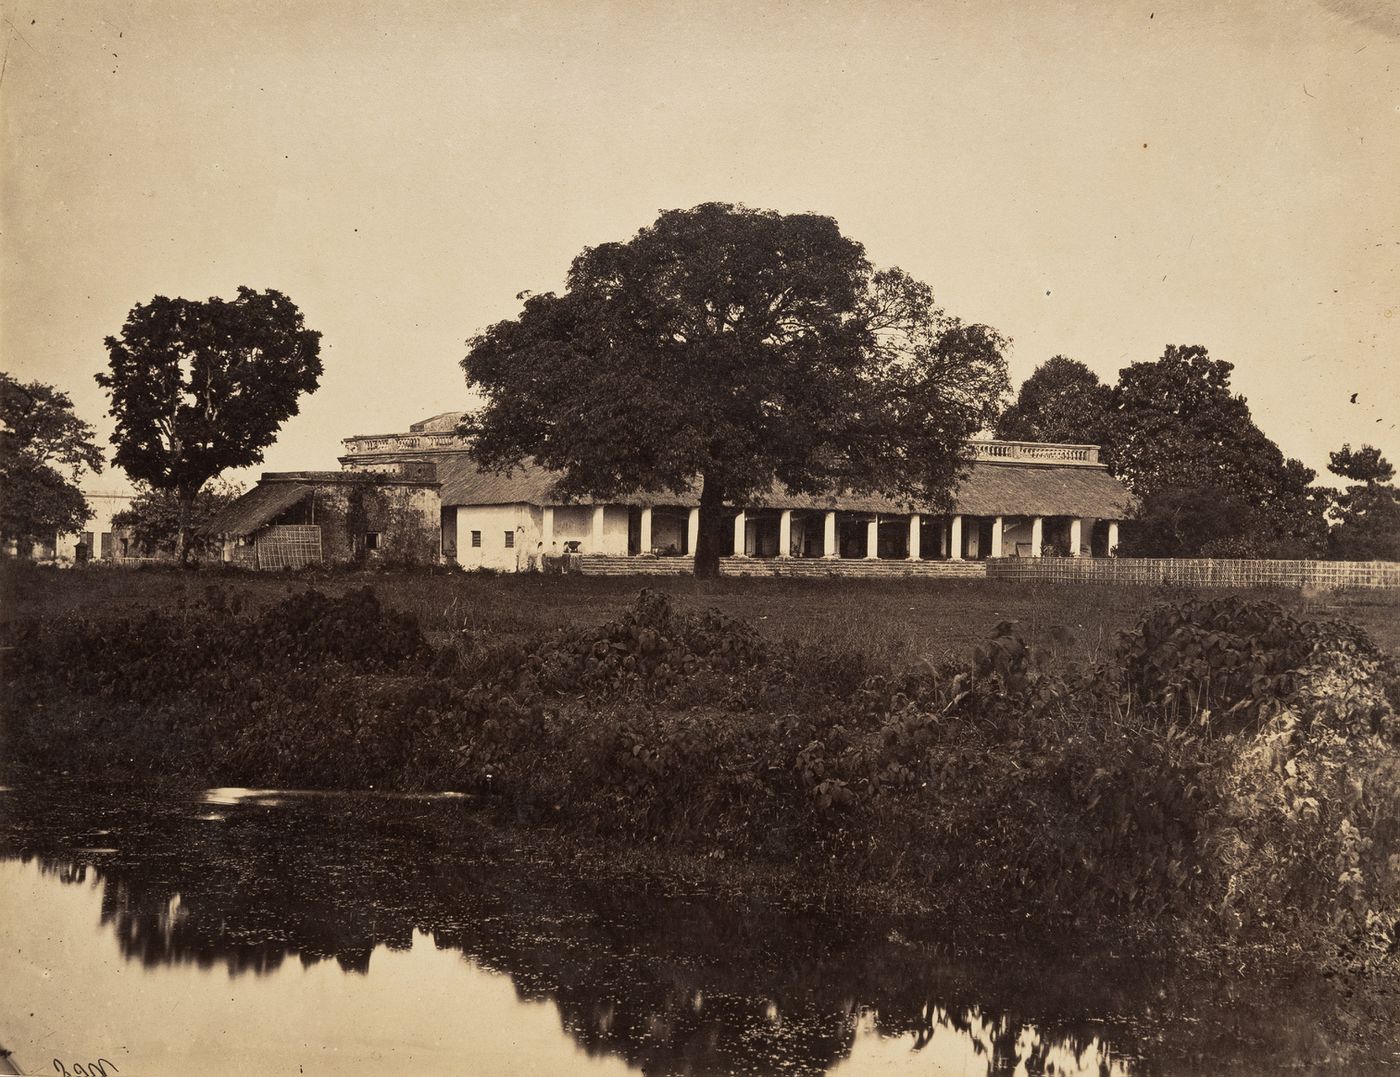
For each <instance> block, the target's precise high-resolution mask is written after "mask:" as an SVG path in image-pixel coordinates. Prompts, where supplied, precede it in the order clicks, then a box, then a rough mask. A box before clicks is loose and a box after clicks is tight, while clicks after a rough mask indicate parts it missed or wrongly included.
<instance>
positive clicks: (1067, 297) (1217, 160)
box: [0, 0, 1400, 481]
mask: <svg viewBox="0 0 1400 1077" xmlns="http://www.w3.org/2000/svg"><path fill="white" fill-rule="evenodd" d="M0 9H2V10H3V12H4V25H3V27H0V31H3V33H4V50H5V58H4V73H3V83H0V110H2V115H0V121H2V126H0V146H2V147H3V158H2V159H0V168H2V169H3V172H0V184H3V187H0V228H2V229H3V235H0V272H3V276H2V277H0V332H2V333H3V336H2V337H0V348H3V354H2V355H0V369H4V370H7V371H8V372H10V373H12V374H14V375H16V376H18V377H20V378H23V379H26V380H28V379H40V380H43V381H47V382H51V383H53V384H55V385H57V386H58V387H60V388H62V389H64V390H66V391H68V392H69V393H71V395H72V396H73V398H74V400H75V402H76V405H77V409H78V412H79V414H80V415H82V417H83V418H85V419H87V420H88V421H89V422H92V423H93V424H94V425H96V426H97V427H98V429H99V431H100V432H101V437H102V439H103V441H104V442H105V440H106V438H107V436H108V435H109V433H110V430H111V424H110V421H109V419H108V417H107V415H106V398H105V396H104V395H103V394H102V392H101V390H100V389H99V388H98V387H97V386H96V384H95V383H94V382H93V375H94V374H96V373H97V372H98V371H99V370H101V369H103V368H104V366H105V362H106V353H105V350H104V349H103V346H102V340H103V337H104V336H106V335H108V334H114V333H116V332H118V331H119V329H120V327H121V325H122V322H123V321H124V319H125V316H126V313H127V311H128V310H129V309H130V308H131V307H132V306H133V305H135V304H137V303H140V302H144V301H147V300H149V299H150V298H151V297H152V296H153V295H155V294H163V295H171V296H173V295H182V296H186V297H190V298H205V297H207V296H211V295H220V296H227V297H231V296H232V295H233V294H234V292H235V290H236V288H237V287H238V286H239V285H240V284H246V285H249V286H250V287H254V288H267V287H273V288H277V289H280V290H281V291H284V292H286V293H287V294H288V295H289V296H290V297H291V298H292V299H293V300H294V301H295V302H296V303H297V304H298V305H299V306H300V307H301V309H302V311H303V312H304V314H305V316H306V322H307V325H308V326H309V327H311V328H313V329H318V330H320V331H321V332H322V333H323V334H324V337H323V342H322V358H323V360H324V363H325V375H324V377H323V378H322V383H321V388H320V390H319V391H318V392H317V393H316V394H315V395H313V396H311V397H309V398H305V399H304V400H303V402H302V406H301V414H300V415H299V416H297V417H296V418H294V419H293V420H291V421H290V422H289V423H287V424H286V426H285V427H284V428H283V431H282V435H281V437H280V439H279V441H278V443H277V444H276V445H275V446H274V447H273V448H272V449H271V450H269V452H268V454H267V461H266V465H265V467H266V468H267V469H269V470H293V469H300V468H329V467H335V466H336V465H335V458H336V456H337V455H338V453H339V452H340V439H341V438H342V437H345V436H348V435H351V434H357V433H383V432H388V431H394V430H402V429H405V428H406V427H407V426H408V424H409V423H410V422H413V421H415V420H417V419H420V418H423V417H426V416H428V415H431V414H434V413H436V412H440V411H446V410H450V409H455V408H459V407H462V406H463V404H464V402H465V398H466V389H465V384H464V381H463V378H462V373H461V369H460V367H459V366H458V362H459V361H460V360H461V358H462V356H463V354H464V353H465V350H466V347H465V341H466V339H467V338H468V337H469V336H471V335H472V334H473V333H475V332H477V331H479V330H480V329H482V328H484V327H485V326H487V325H489V324H490V323H492V322H494V321H497V320H499V319H501V318H506V317H511V316H513V315H514V314H516V313H517V311H518V309H519V304H518V303H517V301H516V299H515V296H516V294H517V293H518V292H521V291H523V290H526V289H529V290H532V291H547V290H551V289H558V288H560V287H561V286H562V283H563V277H564V273H565V271H566V270H567V268H568V265H569V262H570V260H571V259H572V258H573V256H574V255H575V254H577V253H578V252H579V251H580V250H581V249H582V248H583V247H585V246H590V245H594V244H597V243H601V242H606V241H609V240H618V239H626V238H628V237H629V236H631V235H632V234H634V233H635V232H636V230H637V229H638V228H640V227H641V226H643V225H646V224H648V223H650V222H651V221H652V220H654V219H655V217H656V215H657V213H658V212H659V211H660V210H662V209H671V208H681V207H688V206H692V205H695V204H697V203H700V202H705V201H712V200H718V201H730V202H742V203H745V204H747V205H750V206H754V207H761V208H771V209H777V210H782V211H788V212H792V211H805V210H811V211H816V212H819V213H824V214H828V215H830V216H832V217H835V218H836V219H837V220H838V221H839V222H840V224H841V227H842V230H843V231H844V232H845V234H846V235H848V236H850V237H852V238H854V239H857V240H859V241H860V242H862V243H864V244H865V246H866V249H867V253H868V254H869V256H870V258H871V259H872V261H874V262H875V263H876V264H877V265H898V266H901V267H903V268H904V269H906V270H908V271H909V272H911V273H912V274H914V275H915V276H916V277H918V278H920V279H922V280H925V281H927V282H928V283H929V284H931V285H932V286H933V288H934V291H935V294H936V295H937V297H938V299H939V301H940V302H941V303H942V304H943V305H944V306H945V307H946V308H947V309H948V310H949V311H951V312H952V313H955V314H957V315H959V316H961V317H963V318H965V319H968V320H972V321H981V322H986V323H988V324H990V325H992V326H994V327H996V328H997V329H998V330H1000V331H1001V332H1003V333H1005V334H1007V335H1009V336H1010V337H1011V338H1012V339H1013V341H1014V344H1013V350H1012V353H1011V368H1012V376H1013V381H1014V382H1016V383H1019V382H1020V381H1021V380H1022V379H1023V378H1024V377H1025V376H1026V375H1027V374H1029V373H1030V371H1031V370H1033V369H1034V367H1035V366H1036V365H1037V364H1038V363H1040V362H1042V361H1043V360H1045V359H1047V358H1048V357H1050V356H1051V355H1054V354H1057V353H1062V354H1066V355H1070V356H1074V357H1076V358H1078V359H1081V360H1083V361H1084V362H1086V363H1087V364H1089V366H1090V367H1092V368H1093V369H1094V370H1096V371H1097V372H1098V373H1099V374H1100V375H1101V376H1102V377H1103V378H1104V379H1105V380H1108V381H1112V380H1113V379H1114V378H1115V377H1116V373H1117V371H1118V369H1119V368H1120V367H1122V366H1125V365H1127V364H1128V363H1130V362H1135V361H1140V360H1151V359H1155V358H1156V357H1157V356H1159V355H1160V354H1161V352H1162V349H1163V347H1164V345H1166V344H1201V345H1205V346H1206V347H1208V348H1209V349H1210V352H1211V354H1212V355H1213V356H1214V357H1216V358H1220V359H1227V360H1229V361H1231V362H1233V363H1234V364H1235V367H1236V370H1235V387H1236V389H1237V391H1239V392H1242V393H1244V394H1245V395H1246V396H1247V397H1248V398H1249V401H1250V404H1251V406H1252V408H1253V411H1254V415H1255V418H1256V420H1257V421H1258V423H1259V424H1260V426H1262V427H1263V429H1264V431H1265V432H1266V433H1267V434H1269V435H1270V436H1271V437H1272V438H1273V439H1274V440H1275V441H1276V442H1278V444H1279V445H1280V446H1281V447H1282V449H1283V450H1284V452H1285V453H1287V454H1289V455H1293V456H1298V457H1300V458H1302V459H1303V460H1304V461H1305V462H1306V463H1307V464H1309V465H1310V466H1312V467H1314V468H1316V469H1318V471H1319V472H1322V471H1323V470H1324V468H1325V465H1326V458H1327V452H1328V450H1330V449H1334V448H1336V447H1338V446H1339V445H1340V444H1341V443H1342V442H1343V441H1350V442H1352V443H1353V444H1357V443H1360V442H1370V443H1372V444H1377V445H1379V446H1380V447H1381V448H1382V450H1383V451H1384V452H1385V453H1386V455H1387V456H1388V457H1389V458H1390V459H1391V460H1392V461H1396V462H1397V463H1400V430H1397V425H1396V424H1397V422H1400V416H1397V414H1396V409H1395V402H1396V400H1397V399H1400V372H1398V371H1397V357H1398V356H1400V167H1397V166H1400V5H1398V4H1396V3H1393V2H1390V0H1375V2H1369V0H1283V2H1280V0H1260V2H1258V3H1228V4H1227V3H1205V2H1191V3H1181V2H1172V0H1142V2H1136V0H1126V2H1108V0H1104V2H1089V0H1085V2H1080V3H1059V4H1054V3H1022V2H1018V3H996V2H985V0H984V2H976V3H967V4H963V3H952V2H926V3H914V2H897V0H890V2H878V0H876V2H872V0H849V2H846V3H818V2H810V3H775V2H763V0H746V2H738V3H725V2H703V3H700V2H696V3H661V2H659V0H656V2H642V0H630V2H616V3H589V2H587V0H554V2H543V0H542V2H537V3H515V4H510V3H491V4H488V3H461V4H449V3H441V2H419V3H415V2H411V0H398V2H393V0H374V2H367V3H353V2H326V0H273V2H269V0H239V2H237V3H230V2H225V0H109V2H83V3H77V2H64V0H0ZM1353 393H1355V394H1357V401H1356V403H1355V404H1353V403H1351V402H1350V398H1351V394H1353ZM257 470H261V469H253V471H252V472H251V473H250V474H243V475H241V476H236V477H240V478H243V479H244V480H245V481H246V480H247V479H249V478H250V477H255V475H256V471H257Z"/></svg>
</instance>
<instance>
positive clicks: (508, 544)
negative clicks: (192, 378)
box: [506, 531, 515, 550]
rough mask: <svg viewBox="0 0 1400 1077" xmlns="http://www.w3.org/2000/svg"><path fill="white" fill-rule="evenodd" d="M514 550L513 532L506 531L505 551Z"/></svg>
mask: <svg viewBox="0 0 1400 1077" xmlns="http://www.w3.org/2000/svg"><path fill="white" fill-rule="evenodd" d="M514 548H515V532H514V531H507V532H506V549H507V550H511V549H514Z"/></svg>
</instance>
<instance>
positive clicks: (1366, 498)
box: [1327, 445, 1400, 561]
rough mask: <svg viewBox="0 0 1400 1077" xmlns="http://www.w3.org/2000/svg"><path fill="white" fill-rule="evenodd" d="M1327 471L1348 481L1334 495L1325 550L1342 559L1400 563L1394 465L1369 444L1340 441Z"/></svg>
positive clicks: (1398, 503)
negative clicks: (1358, 445) (1349, 443)
mask: <svg viewBox="0 0 1400 1077" xmlns="http://www.w3.org/2000/svg"><path fill="white" fill-rule="evenodd" d="M1327 470H1329V471H1330V472H1332V474H1334V475H1336V476H1338V477H1339V478H1343V479H1350V480H1351V485H1350V486H1348V487H1347V488H1346V490H1345V491H1344V492H1343V493H1340V494H1338V495H1337V497H1336V502H1335V505H1334V509H1333V516H1334V520H1335V522H1334V524H1333V527H1332V531H1331V534H1330V535H1329V536H1328V553H1329V555H1330V556H1331V557H1333V558H1336V559H1339V560H1344V561H1400V492H1397V491H1396V489H1395V486H1394V485H1393V484H1392V481H1391V480H1393V479H1394V478H1395V468H1394V467H1393V466H1392V465H1391V463H1390V461H1389V460H1387V459H1386V458H1385V457H1384V456H1382V455H1381V451H1380V450H1379V449H1377V448H1375V447H1374V446H1372V445H1363V446H1361V447H1360V448H1359V449H1353V448H1352V447H1351V446H1350V445H1343V446H1342V447H1341V448H1340V449H1339V450H1337V451H1336V452H1334V453H1331V454H1330V462H1329V464H1328V467H1327Z"/></svg>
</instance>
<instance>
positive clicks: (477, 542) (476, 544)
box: [472, 531, 481, 549]
mask: <svg viewBox="0 0 1400 1077" xmlns="http://www.w3.org/2000/svg"><path fill="white" fill-rule="evenodd" d="M480 547H481V532H480V531H473V532H472V549H479V548H480Z"/></svg>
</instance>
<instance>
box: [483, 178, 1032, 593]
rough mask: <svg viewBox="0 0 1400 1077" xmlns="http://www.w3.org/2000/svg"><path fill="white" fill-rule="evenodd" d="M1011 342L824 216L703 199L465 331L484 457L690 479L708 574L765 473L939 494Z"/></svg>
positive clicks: (673, 486)
mask: <svg viewBox="0 0 1400 1077" xmlns="http://www.w3.org/2000/svg"><path fill="white" fill-rule="evenodd" d="M1004 349H1005V341H1004V340H1003V338H1002V337H1001V336H1000V335H999V334H998V333H996V332H995V331H994V330H992V329H990V328H988V327H987V326H984V325H972V324H966V323H964V322H962V321H960V320H958V319H957V318H953V317H951V316H949V315H947V314H946V313H945V312H943V311H942V310H941V309H939V308H938V307H937V306H936V305H935V304H934V301H933V295H932V293H931V291H930V290H929V288H928V287H927V286H926V285H924V284H921V283H919V282H918V281H915V280H913V279H912V278H911V277H909V276H908V275H907V274H905V273H903V272H902V271H900V270H898V269H887V270H879V271H877V270H875V269H874V268H873V267H872V266H871V264H870V262H869V261H868V260H867V259H866V256H865V251H864V248H863V247H862V246H861V245H860V244H859V243H857V242H855V241H854V240H852V239H849V238H847V237H845V236H843V235H842V234H841V231H840V229H839V228H838V226H837V224H836V222H835V221H834V220H832V219H831V218H829V217H824V216H819V215H817V214H811V213H803V214H781V213H776V212H770V211H759V210H753V209H748V208H745V207H743V206H733V205H727V204H723V203H707V204H705V205H700V206H696V207H695V208H693V209H689V210H671V211H668V212H664V213H662V214H661V216H660V217H659V218H658V219H657V220H656V222H655V223H654V224H652V225H651V226H649V227H647V228H643V229H642V230H641V231H640V232H639V233H638V234H637V235H636V236H634V237H633V238H632V239H630V240H628V241H627V242H625V243H606V244H603V245H601V246H598V247H592V248H589V249H586V250H584V251H583V253H581V254H580V255H579V256H578V257H577V258H575V259H574V261H573V264H572V267H571V268H570V270H569V274H568V278H567V284H566V287H565V290H564V292H563V293H562V294H554V293H547V294H543V295H531V296H529V297H528V298H526V299H525V301H524V309H523V310H522V312H521V313H520V315H519V316H518V317H516V318H513V319H510V320H507V321H502V322H498V323H496V324H495V325H493V326H491V327H490V328H489V329H487V330H486V331H485V332H483V333H481V334H480V335H478V336H476V337H475V338H473V339H472V340H471V341H470V351H469V353H468V355H467V357H466V358H465V359H464V360H463V363H462V366H463V369H464V370H465V372H466V375H467V380H468V382H469V383H470V384H471V386H472V387H474V388H475V389H476V390H478V391H479V392H480V393H481V394H482V396H483V398H484V400H485V405H484V407H483V408H482V409H481V410H480V411H479V412H477V413H476V414H474V415H473V416H472V417H470V418H469V419H468V420H467V422H466V424H465V428H464V429H465V432H466V433H468V434H469V435H470V436H471V438H472V451H473V453H474V455H475V457H476V458H477V460H478V461H479V462H480V463H481V464H482V465H483V466H485V467H487V468H490V469H494V470H502V471H504V470H509V469H510V468H512V467H515V466H518V465H520V464H521V463H523V462H525V461H526V460H528V459H530V458H533V459H534V460H535V461H536V462H537V463H539V464H540V465H542V466H544V467H546V468H549V469H552V470H555V471H557V472H558V476H559V477H558V481H557V484H556V486H557V492H558V494H559V495H560V496H569V495H590V496H592V497H595V498H607V497H612V496H619V495H625V494H628V493H632V492H635V491H642V492H650V493H656V494H659V493H663V492H670V493H673V494H677V495H681V494H686V493H689V492H691V491H694V490H695V489H696V488H697V487H698V492H699V502H700V536H699V542H698V549H697V550H696V559H695V571H696V574H697V575H702V576H711V575H714V574H715V573H716V572H717V571H718V564H719V550H720V543H721V537H722V529H723V520H722V515H721V514H722V506H723V505H725V504H726V503H728V504H731V505H742V504H744V503H745V502H746V501H748V500H750V499H752V498H754V497H755V496H757V495H762V494H764V493H767V492H768V491H769V490H771V489H772V488H773V487H774V486H778V487H781V488H785V489H787V490H789V491H792V492H794V493H807V494H822V493H830V492H833V491H841V490H844V491H848V492H875V491H878V492H881V493H884V494H887V495H890V496H894V497H898V498H901V499H904V500H907V501H909V502H911V503H915V502H917V503H918V504H921V505H924V506H929V507H940V506H945V505H946V504H947V502H948V499H949V495H950V492H951V489H952V487H953V486H954V484H955V482H956V479H957V477H958V475H959V473H960V471H961V468H962V466H963V462H964V448H965V446H966V444H967V441H968V439H969V438H970V437H971V436H972V435H973V434H974V433H975V432H977V431H978V430H980V429H982V428H983V427H985V426H988V425H989V424H990V423H991V421H992V420H993V419H994V418H995V417H996V414H997V412H998V410H999V407H1000V404H1001V401H1002V397H1003V395H1004V394H1005V392H1006V388H1007V381H1006V364H1005V359H1004V355H1003V352H1004Z"/></svg>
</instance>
